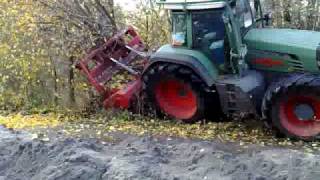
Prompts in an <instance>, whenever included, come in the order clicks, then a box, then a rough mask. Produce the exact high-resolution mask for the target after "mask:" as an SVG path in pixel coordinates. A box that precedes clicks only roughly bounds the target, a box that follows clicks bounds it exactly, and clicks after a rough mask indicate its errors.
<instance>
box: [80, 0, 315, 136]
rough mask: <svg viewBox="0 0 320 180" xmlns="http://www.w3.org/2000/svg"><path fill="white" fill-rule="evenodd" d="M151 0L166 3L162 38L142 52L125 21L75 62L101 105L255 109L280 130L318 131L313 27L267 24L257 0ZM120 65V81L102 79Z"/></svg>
mask: <svg viewBox="0 0 320 180" xmlns="http://www.w3.org/2000/svg"><path fill="white" fill-rule="evenodd" d="M158 4H159V5H160V6H163V7H164V8H165V9H167V10H169V11H170V17H171V23H172V42H171V43H170V44H167V45H164V46H162V47H161V48H160V49H158V50H157V51H156V52H153V53H147V52H145V46H144V44H143V41H142V40H141V38H140V37H139V35H138V33H136V32H135V30H134V28H133V27H129V28H128V29H125V30H123V31H122V32H119V33H118V34H116V35H114V36H113V37H112V38H109V39H108V40H106V41H105V43H104V44H103V45H101V46H100V47H97V48H94V49H93V50H91V51H90V52H89V53H88V54H87V55H86V57H84V58H83V59H82V60H80V61H79V62H78V64H77V67H78V68H79V69H81V71H82V72H83V73H84V74H85V75H86V76H87V77H88V80H89V82H90V83H91V84H92V85H93V86H94V87H95V88H96V89H97V91H98V92H99V93H100V94H101V95H102V96H103V98H104V106H105V108H106V109H108V108H111V107H116V108H121V109H128V108H132V107H135V106H137V104H138V103H137V101H139V100H140V99H143V102H144V106H145V105H146V104H147V106H148V107H151V109H153V110H154V111H155V112H157V114H160V115H165V116H168V117H171V118H173V119H176V120H178V121H181V122H185V123H193V122H196V121H199V120H201V119H203V118H206V117H208V116H212V115H213V116H221V115H224V116H228V117H245V116H248V115H255V116H257V117H260V119H262V120H263V121H265V122H266V124H267V125H268V126H269V127H272V128H273V129H275V130H277V131H278V132H280V133H281V134H283V135H285V136H286V137H288V138H293V139H301V140H306V141H310V140H315V139H317V138H318V137H319V134H320V45H319V43H320V32H314V31H304V30H294V29H276V28H271V27H270V21H271V16H270V13H266V14H264V13H263V12H262V9H263V8H262V7H261V3H260V1H259V0H159V1H158ZM136 59H140V60H139V63H134V62H136ZM137 64H138V65H137ZM121 70H126V71H128V72H129V73H131V74H132V75H133V76H134V79H133V80H132V81H131V82H129V83H128V84H127V86H126V87H124V88H122V89H112V88H108V87H106V84H108V82H109V81H110V79H112V76H113V75H114V74H115V73H117V72H119V71H121Z"/></svg>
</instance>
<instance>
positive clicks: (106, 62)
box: [76, 27, 146, 109]
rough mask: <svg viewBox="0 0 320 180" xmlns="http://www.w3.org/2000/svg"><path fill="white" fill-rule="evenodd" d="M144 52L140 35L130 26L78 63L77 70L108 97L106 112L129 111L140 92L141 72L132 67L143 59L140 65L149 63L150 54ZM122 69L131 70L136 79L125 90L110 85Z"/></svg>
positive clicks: (105, 98) (105, 102)
mask: <svg viewBox="0 0 320 180" xmlns="http://www.w3.org/2000/svg"><path fill="white" fill-rule="evenodd" d="M144 49H145V46H144V44H143V43H142V41H141V38H140V36H139V35H138V34H137V33H136V32H135V30H134V29H133V28H132V27H128V28H127V29H125V30H123V31H121V32H119V33H117V34H116V35H114V36H113V37H111V38H110V39H108V40H107V41H106V42H105V43H104V44H102V45H100V46H99V47H97V48H94V49H93V50H91V51H90V52H89V53H87V55H86V56H85V57H84V58H83V59H82V60H80V61H79V62H78V63H77V65H76V67H77V68H78V69H80V70H81V71H82V72H83V73H84V75H85V76H86V77H87V79H88V80H89V82H90V84H91V85H92V86H93V87H94V88H95V89H96V90H97V92H99V94H100V95H101V96H103V97H104V102H103V104H104V107H105V108H106V109H109V108H111V107H114V108H121V109H127V108H129V106H130V104H131V101H132V99H133V97H134V96H135V95H137V94H138V93H139V91H140V87H141V82H140V74H141V71H139V70H137V67H136V68H132V67H131V66H130V65H131V64H133V63H137V60H139V62H138V64H139V66H143V65H144V64H145V62H146V54H145V53H144V52H142V51H143V50H144ZM138 57H140V58H138ZM140 69H141V68H140ZM142 69H143V68H142ZM121 70H125V71H128V72H129V73H130V74H131V75H133V76H134V80H133V81H131V82H129V83H128V84H127V85H126V86H125V88H122V89H117V88H110V86H109V84H108V83H109V82H110V81H111V79H112V78H113V77H114V76H115V75H116V74H117V73H119V72H120V71H121Z"/></svg>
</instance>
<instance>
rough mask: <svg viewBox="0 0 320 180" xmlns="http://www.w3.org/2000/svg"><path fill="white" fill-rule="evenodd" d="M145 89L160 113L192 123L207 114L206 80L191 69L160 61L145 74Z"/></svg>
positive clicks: (148, 97)
mask: <svg viewBox="0 0 320 180" xmlns="http://www.w3.org/2000/svg"><path fill="white" fill-rule="evenodd" d="M143 89H144V90H143V91H144V94H146V97H147V100H148V101H150V103H151V104H153V105H154V108H155V109H156V111H157V112H158V113H159V114H160V115H165V116H168V117H171V118H174V119H177V120H180V121H182V122H186V123H192V122H195V121H197V120H200V119H201V118H203V117H204V108H205V104H204V95H205V91H204V89H203V83H202V81H201V80H200V78H199V77H198V76H197V75H196V74H194V73H193V71H192V70H190V69H188V68H186V67H183V66H179V65H175V64H169V63H165V64H157V65H154V66H153V67H151V68H150V69H149V70H148V71H147V72H146V73H145V74H144V76H143Z"/></svg>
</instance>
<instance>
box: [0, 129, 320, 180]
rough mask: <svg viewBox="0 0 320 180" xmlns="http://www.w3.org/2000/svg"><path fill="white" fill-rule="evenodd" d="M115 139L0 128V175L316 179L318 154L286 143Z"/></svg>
mask: <svg viewBox="0 0 320 180" xmlns="http://www.w3.org/2000/svg"><path fill="white" fill-rule="evenodd" d="M112 136H114V137H115V138H116V139H117V141H114V142H108V143H100V142H98V141H97V140H94V139H73V138H64V137H62V138H56V139H54V138H53V139H52V140H51V141H50V142H43V141H41V140H32V136H31V135H30V134H28V133H24V132H11V131H9V130H7V129H5V128H2V127H0V180H29V179H30V180H75V179H78V180H79V179H80V180H91V179H92V180H100V179H127V180H131V179H132V180H135V179H137V180H142V179H150V180H154V179H156V180H157V179H159V180H185V179H186V180H188V179H190V180H197V179H199V180H200V179H208V180H211V179H212V180H219V179H222V180H242V179H243V180H247V179H248V180H251V179H255V180H264V179H277V180H278V179H280V180H282V179H284V180H285V179H289V180H291V179H306V180H309V179H313V180H314V179H318V178H319V177H320V176H319V175H320V156H319V155H316V154H305V153H303V152H302V151H301V152H300V151H297V150H291V149H285V148H262V147H258V146H254V145H253V146H252V147H249V148H248V149H243V148H241V147H239V146H237V145H234V144H224V143H220V142H209V141H198V140H188V139H178V138H177V139H175V138H167V137H152V136H145V137H137V136H131V135H125V134H120V133H115V134H113V135H112Z"/></svg>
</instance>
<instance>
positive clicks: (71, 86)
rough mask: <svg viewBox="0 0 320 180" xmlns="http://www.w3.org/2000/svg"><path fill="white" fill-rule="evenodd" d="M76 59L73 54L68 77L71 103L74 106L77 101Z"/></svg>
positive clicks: (70, 59)
mask: <svg viewBox="0 0 320 180" xmlns="http://www.w3.org/2000/svg"><path fill="white" fill-rule="evenodd" d="M74 59H75V57H73V56H71V57H70V58H69V61H70V65H69V77H68V86H69V104H70V107H72V106H74V105H75V103H76V97H75V89H74V68H73V64H74Z"/></svg>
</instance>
